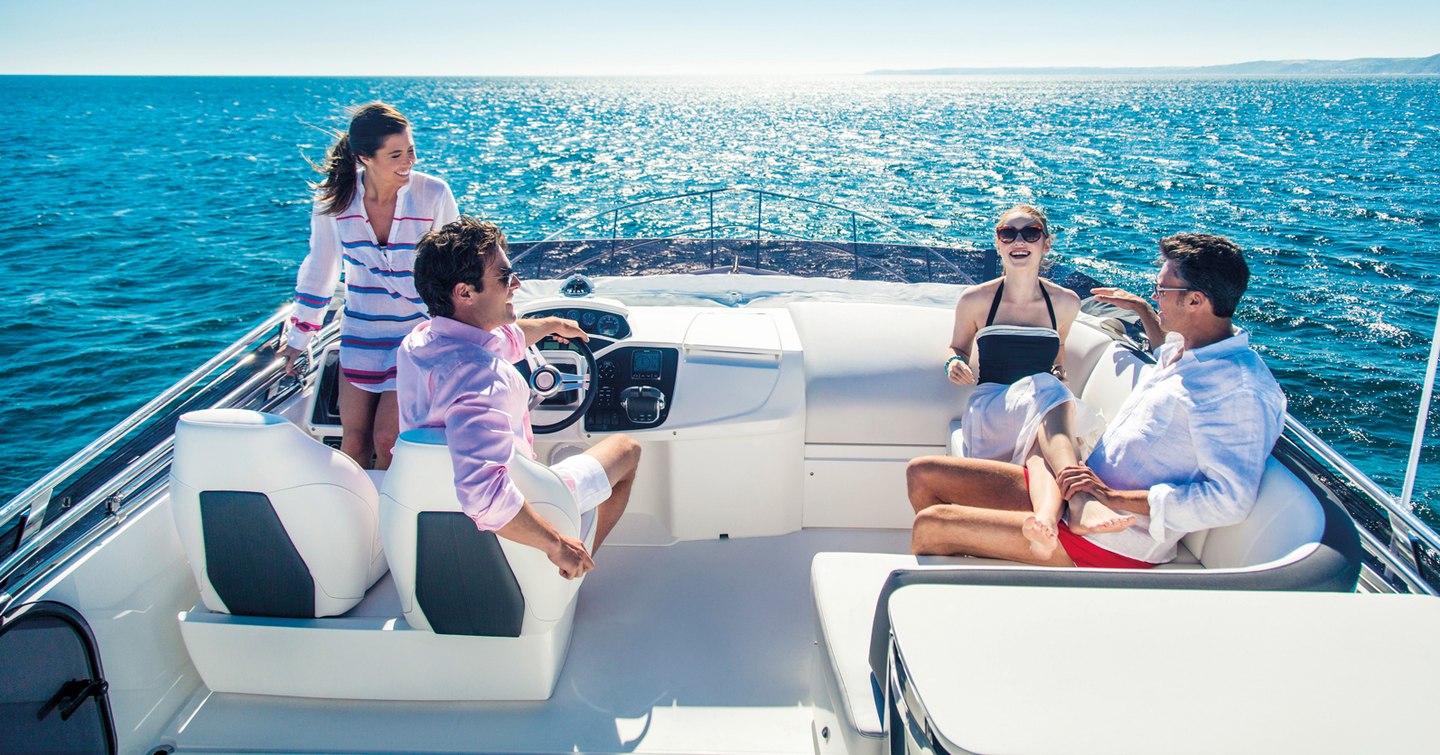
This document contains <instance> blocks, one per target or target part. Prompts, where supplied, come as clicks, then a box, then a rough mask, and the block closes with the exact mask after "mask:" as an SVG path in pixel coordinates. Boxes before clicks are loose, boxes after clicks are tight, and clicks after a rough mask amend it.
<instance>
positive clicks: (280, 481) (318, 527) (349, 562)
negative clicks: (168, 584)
mask: <svg viewBox="0 0 1440 755" xmlns="http://www.w3.org/2000/svg"><path fill="white" fill-rule="evenodd" d="M170 506H171V510H172V512H173V514H174V517H175V526H176V528H177V530H178V531H179V534H180V540H181V543H182V544H183V545H184V547H185V551H186V554H187V555H188V556H189V559H190V567H191V569H192V570H193V571H194V573H195V581H196V583H197V584H198V585H199V587H200V598H201V600H202V601H203V602H204V604H205V606H206V607H207V608H209V609H210V610H212V611H218V612H222V613H233V614H242V615H251V616H281V617H291V618H314V617H321V616H337V615H339V614H342V613H345V612H346V611H348V610H350V609H351V608H353V607H354V606H355V605H356V604H357V603H359V602H360V600H361V599H362V598H364V597H365V591H366V590H368V589H369V588H370V586H371V585H373V584H374V583H375V581H376V580H378V579H379V578H380V577H381V576H382V575H384V573H385V557H384V554H383V553H382V552H381V549H380V528H379V495H378V493H377V491H376V490H375V485H374V483H372V482H371V481H370V478H369V477H368V476H367V475H366V474H365V471H364V470H363V469H361V468H360V465H358V464H356V463H355V462H354V461H353V460H351V459H350V458H349V457H348V456H345V455H344V454H342V453H340V452H338V451H336V450H335V449H332V448H330V447H329V446H326V445H325V444H323V443H320V442H319V441H316V440H315V439H313V438H311V437H310V436H308V435H306V434H305V432H304V431H302V430H301V429H300V428H298V427H296V426H295V425H293V424H291V423H290V422H288V421H286V420H285V419H284V418H282V417H278V416H275V415H273V414H265V413H262V412H255V411H248V410H243V409H207V410H203V411H196V412H190V413H188V414H185V415H183V416H181V417H180V420H179V421H178V422H177V423H176V424H175V455H174V461H173V462H172V464H171V466H170Z"/></svg>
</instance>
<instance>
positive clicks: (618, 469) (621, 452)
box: [585, 435, 640, 556]
mask: <svg viewBox="0 0 1440 755" xmlns="http://www.w3.org/2000/svg"><path fill="white" fill-rule="evenodd" d="M585 453H586V454H588V455H590V456H593V457H595V460H596V461H598V462H600V466H602V467H604V468H605V476H606V477H607V478H608V479H609V480H610V497H609V498H606V499H605V500H604V501H603V502H601V504H600V505H599V506H597V507H595V545H594V547H592V548H591V549H590V554H591V555H592V556H593V555H594V554H595V551H598V550H600V544H601V543H603V542H605V537H606V536H607V535H609V534H610V530H613V529H615V524H616V523H617V522H619V521H620V515H621V514H624V513H625V506H626V505H627V504H629V503H630V490H631V488H633V487H634V486H635V472H636V470H638V469H639V468H640V444H639V443H636V442H635V441H634V439H632V438H631V437H630V436H628V435H611V436H610V437H608V438H605V439H604V440H602V441H600V442H599V443H596V444H595V445H593V446H591V447H590V448H587V449H585Z"/></svg>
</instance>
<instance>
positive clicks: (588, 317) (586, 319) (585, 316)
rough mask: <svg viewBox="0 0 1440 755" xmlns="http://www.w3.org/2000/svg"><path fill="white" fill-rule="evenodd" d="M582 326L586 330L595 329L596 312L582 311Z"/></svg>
mask: <svg viewBox="0 0 1440 755" xmlns="http://www.w3.org/2000/svg"><path fill="white" fill-rule="evenodd" d="M580 327H581V328H583V329H584V330H585V331H587V332H588V331H591V330H594V329H595V313H594V312H591V311H589V310H586V311H584V312H581V313H580Z"/></svg>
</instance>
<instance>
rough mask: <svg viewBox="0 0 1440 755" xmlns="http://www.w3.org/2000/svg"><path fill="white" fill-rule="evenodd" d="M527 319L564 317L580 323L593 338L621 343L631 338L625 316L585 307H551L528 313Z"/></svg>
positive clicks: (526, 314) (582, 328) (581, 327)
mask: <svg viewBox="0 0 1440 755" xmlns="http://www.w3.org/2000/svg"><path fill="white" fill-rule="evenodd" d="M524 316H525V317H563V318H565V319H567V320H574V321H575V322H578V323H580V329H581V330H583V331H585V332H586V333H589V334H590V335H592V336H600V337H601V338H604V339H607V340H610V341H620V340H624V339H626V338H629V337H630V323H629V322H627V321H626V319H625V316H624V315H621V314H617V313H615V312H606V311H604V310H598V309H591V308H589V307H585V306H583V305H582V306H573V307H549V308H546V309H540V310H536V311H534V312H526V313H525V315H524Z"/></svg>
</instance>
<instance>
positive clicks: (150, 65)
mask: <svg viewBox="0 0 1440 755" xmlns="http://www.w3.org/2000/svg"><path fill="white" fill-rule="evenodd" d="M1436 53H1440V3H1437V2H1434V1H1433V0H1427V1H1426V2H1416V1H1412V0H1369V1H1367V2H1358V1H1357V0H1347V1H1344V2H1335V1H1334V0H1275V1H1273V2H1268V1H1267V0H1244V1H1236V0H1210V1H1209V2H1174V3H1166V2H1163V1H1160V2H1157V1H1156V0H1150V1H1149V2H1118V1H1116V0H1111V1H1108V2H1107V1H1099V2H1084V1H1083V0H1072V2H1051V1H1049V0H1030V1H1028V2H1020V3H1007V2H1002V1H1001V0H989V1H988V2H972V1H971V0H948V1H946V0H874V1H871V2H856V1H854V0H833V1H831V2H814V1H811V0H804V1H799V2H786V1H785V0H710V1H709V2H689V1H687V0H615V1H614V2H604V1H603V0H594V1H592V2H585V1H583V0H509V1H508V2H489V1H488V0H468V1H467V0H390V1H389V2H376V1H374V0H349V1H348V2H338V3H318V2H313V1H312V0H286V1H281V0H243V1H239V2H236V1H234V0H228V1H224V2H220V1H216V0H188V1H185V0H171V1H170V2H162V1H161V0H123V1H117V0H0V74H136V75H173V74H180V75H259V76H291V75H294V76H301V75H303V76H381V75H383V76H515V75H541V76H549V75H556V76H568V75H669V74H680V75H791V74H799V75H816V74H853V73H864V72H866V71H871V70H875V69H896V68H900V69H915V68H939V67H1015V66H1020V67H1048V66H1123V67H1129V66H1199V65H1217V64H1224V63H1239V62H1245V61H1251V60H1286V59H1301V58H1310V59H1325V60H1340V59H1347V58H1359V57H1428V56H1430V55H1434V54H1436Z"/></svg>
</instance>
